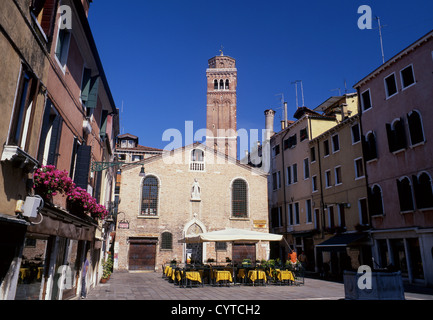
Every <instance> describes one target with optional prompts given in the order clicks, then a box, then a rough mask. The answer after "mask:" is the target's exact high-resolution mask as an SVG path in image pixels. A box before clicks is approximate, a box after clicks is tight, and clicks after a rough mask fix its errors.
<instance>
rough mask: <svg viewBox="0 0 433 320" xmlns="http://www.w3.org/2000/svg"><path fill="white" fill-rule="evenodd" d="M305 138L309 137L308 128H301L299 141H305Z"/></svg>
mask: <svg viewBox="0 0 433 320" xmlns="http://www.w3.org/2000/svg"><path fill="white" fill-rule="evenodd" d="M305 139H308V132H307V128H304V129H301V131H300V132H299V141H304V140H305Z"/></svg>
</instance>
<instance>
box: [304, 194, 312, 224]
mask: <svg viewBox="0 0 433 320" xmlns="http://www.w3.org/2000/svg"><path fill="white" fill-rule="evenodd" d="M305 208H306V211H307V221H306V222H307V223H311V222H313V212H312V207H311V199H307V200H305Z"/></svg>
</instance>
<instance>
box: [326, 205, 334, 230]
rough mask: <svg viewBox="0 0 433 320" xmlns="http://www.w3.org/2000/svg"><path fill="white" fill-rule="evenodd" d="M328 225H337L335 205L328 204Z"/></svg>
mask: <svg viewBox="0 0 433 320" xmlns="http://www.w3.org/2000/svg"><path fill="white" fill-rule="evenodd" d="M328 226H329V228H334V227H335V220H334V206H328Z"/></svg>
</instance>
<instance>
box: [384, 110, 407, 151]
mask: <svg viewBox="0 0 433 320" xmlns="http://www.w3.org/2000/svg"><path fill="white" fill-rule="evenodd" d="M385 126H386V133H387V137H388V147H389V151H390V152H396V151H399V150H403V149H406V131H405V128H404V122H403V119H402V118H399V119H396V120H394V121H393V122H392V123H391V124H389V123H387V124H386V125H385Z"/></svg>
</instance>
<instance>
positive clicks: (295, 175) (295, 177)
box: [292, 163, 298, 183]
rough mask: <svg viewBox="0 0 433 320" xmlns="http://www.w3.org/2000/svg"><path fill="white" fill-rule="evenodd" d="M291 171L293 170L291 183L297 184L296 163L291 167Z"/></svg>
mask: <svg viewBox="0 0 433 320" xmlns="http://www.w3.org/2000/svg"><path fill="white" fill-rule="evenodd" d="M292 169H293V175H292V177H293V183H296V182H298V165H297V164H296V163H294V164H293V165H292Z"/></svg>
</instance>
